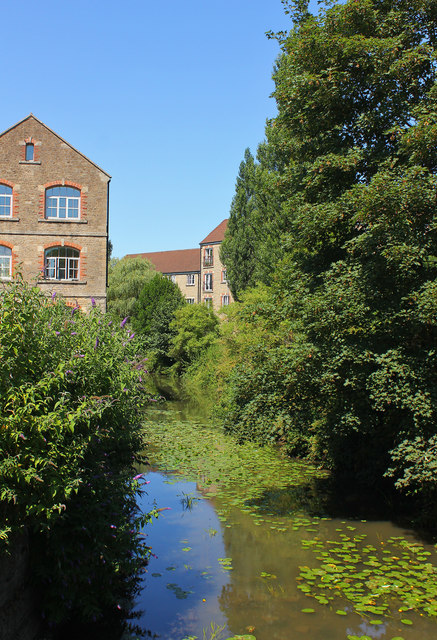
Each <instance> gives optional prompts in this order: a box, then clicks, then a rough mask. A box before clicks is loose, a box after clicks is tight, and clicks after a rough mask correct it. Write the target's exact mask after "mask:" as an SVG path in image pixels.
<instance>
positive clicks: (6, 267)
mask: <svg viewBox="0 0 437 640" xmlns="http://www.w3.org/2000/svg"><path fill="white" fill-rule="evenodd" d="M11 277H12V249H10V248H9V247H5V246H3V245H0V279H1V280H8V279H9V278H11Z"/></svg>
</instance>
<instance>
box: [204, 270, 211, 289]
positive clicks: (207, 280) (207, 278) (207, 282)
mask: <svg viewBox="0 0 437 640" xmlns="http://www.w3.org/2000/svg"><path fill="white" fill-rule="evenodd" d="M203 290H204V291H212V273H205V275H204V280H203Z"/></svg>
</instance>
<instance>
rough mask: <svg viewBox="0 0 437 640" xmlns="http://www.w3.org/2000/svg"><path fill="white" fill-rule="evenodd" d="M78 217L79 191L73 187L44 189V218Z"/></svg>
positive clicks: (62, 218)
mask: <svg viewBox="0 0 437 640" xmlns="http://www.w3.org/2000/svg"><path fill="white" fill-rule="evenodd" d="M79 217H80V191H79V189H75V188H74V187H50V188H49V189H46V218H50V219H53V218H55V219H58V220H64V219H70V220H71V219H73V220H74V219H78V218H79Z"/></svg>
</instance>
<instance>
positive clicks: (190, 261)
mask: <svg viewBox="0 0 437 640" xmlns="http://www.w3.org/2000/svg"><path fill="white" fill-rule="evenodd" d="M126 258H144V259H146V260H149V261H150V262H151V263H152V264H153V266H154V267H155V269H156V270H157V271H160V272H161V273H165V274H169V273H194V272H200V251H199V249H178V250H176V251H154V252H152V253H130V254H128V255H127V256H126Z"/></svg>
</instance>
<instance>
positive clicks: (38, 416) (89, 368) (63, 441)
mask: <svg viewBox="0 0 437 640" xmlns="http://www.w3.org/2000/svg"><path fill="white" fill-rule="evenodd" d="M0 362H1V370H0V432H1V438H0V508H1V514H2V516H3V519H2V522H1V524H0V529H1V534H0V544H1V543H3V545H4V546H5V544H6V543H7V542H8V541H11V542H12V543H13V540H14V536H15V535H18V534H19V533H20V532H23V531H25V532H28V534H29V536H30V547H31V551H32V555H33V565H32V567H33V568H32V572H33V578H34V580H35V582H36V584H37V585H38V586H39V587H41V592H42V593H43V594H44V597H43V603H42V609H43V610H44V611H45V613H46V616H47V617H48V619H50V620H51V621H54V620H57V621H59V620H63V619H65V618H66V617H68V616H69V615H70V614H71V613H72V612H75V615H76V614H77V615H78V616H79V617H82V618H84V619H92V618H95V619H97V618H98V617H99V615H101V612H102V608H103V607H104V606H106V605H111V604H112V605H114V602H115V599H117V598H119V599H121V597H122V593H124V589H125V588H127V587H128V585H130V587H132V586H133V582H131V581H132V579H134V578H132V576H133V574H134V573H135V571H136V570H137V569H138V562H139V563H140V564H141V562H143V561H144V560H145V558H146V556H147V550H146V549H145V548H141V545H140V544H139V543H138V542H139V528H140V527H141V525H142V524H143V523H144V522H145V521H146V520H147V519H148V518H149V514H147V515H146V516H141V514H138V513H137V512H136V506H135V495H136V493H137V490H138V489H139V484H138V481H139V480H140V478H138V477H137V478H136V479H134V478H135V464H136V463H137V462H138V461H139V459H140V455H139V453H138V452H139V451H141V449H142V438H141V435H140V420H141V412H142V411H143V408H144V406H145V404H146V403H147V402H148V400H149V396H148V395H147V394H146V393H145V391H144V387H143V377H144V376H145V375H146V374H145V371H144V365H145V363H144V361H143V360H142V358H141V357H140V356H139V355H137V354H136V352H135V345H134V340H132V334H131V333H130V331H129V330H127V329H126V327H125V326H124V323H123V322H120V321H118V322H117V323H114V322H112V321H111V320H110V319H109V317H107V316H105V314H103V313H102V312H101V311H100V310H99V309H98V308H97V307H96V306H95V305H94V303H93V308H92V309H91V312H90V313H89V314H88V315H86V314H84V313H82V312H81V311H80V310H79V308H78V307H75V308H72V307H69V306H67V305H66V304H65V303H64V301H63V300H62V298H61V297H60V296H58V295H56V294H55V293H54V294H53V295H52V297H51V298H48V297H46V296H45V295H43V294H42V293H41V292H40V291H39V290H37V289H35V288H33V287H31V286H30V285H28V284H26V283H25V282H23V281H22V279H21V278H19V277H18V278H17V279H16V280H15V281H13V282H11V283H8V284H6V285H5V286H4V287H3V289H2V291H1V294H0ZM3 551H4V552H6V550H5V548H4V549H3ZM90 585H91V586H92V585H96V586H98V589H96V590H95V591H94V592H93V590H92V589H90ZM60 594H61V595H60ZM120 608H121V605H120Z"/></svg>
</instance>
